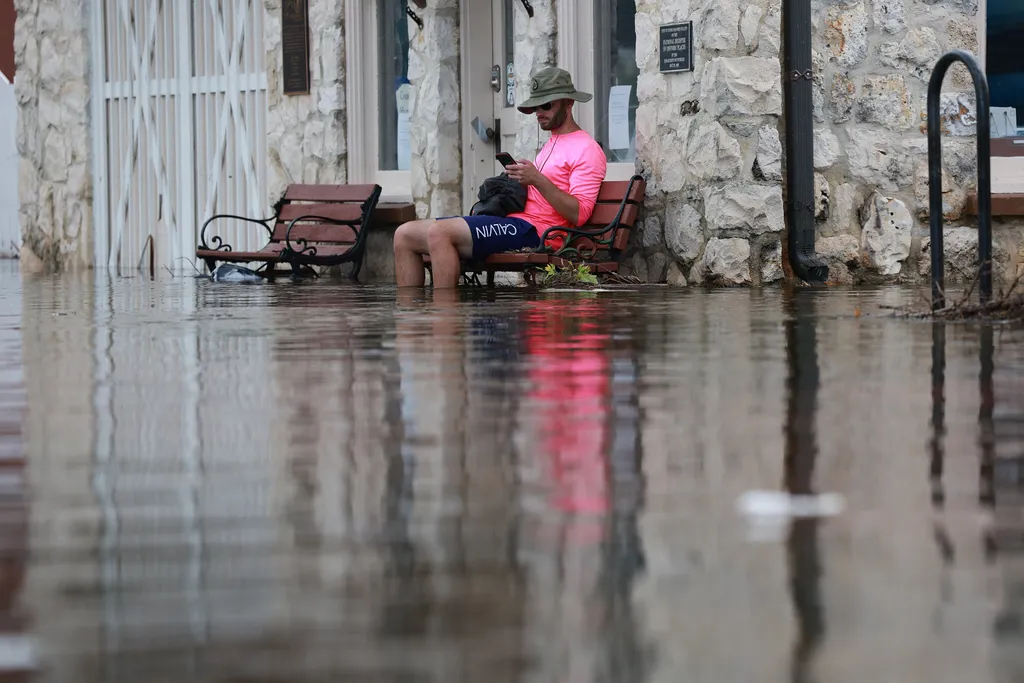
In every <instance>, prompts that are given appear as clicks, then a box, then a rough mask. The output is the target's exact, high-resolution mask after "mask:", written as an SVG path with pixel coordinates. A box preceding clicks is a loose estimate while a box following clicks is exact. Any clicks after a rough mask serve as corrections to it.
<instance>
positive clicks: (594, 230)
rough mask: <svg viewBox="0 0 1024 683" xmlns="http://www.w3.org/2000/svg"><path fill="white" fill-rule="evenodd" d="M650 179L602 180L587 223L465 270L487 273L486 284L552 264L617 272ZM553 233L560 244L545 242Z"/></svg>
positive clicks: (548, 232) (467, 263)
mask: <svg viewBox="0 0 1024 683" xmlns="http://www.w3.org/2000/svg"><path fill="white" fill-rule="evenodd" d="M646 189H647V183H646V182H645V181H644V179H643V176H640V175H634V176H633V177H632V178H630V179H629V180H606V181H604V182H603V183H601V191H600V193H599V194H598V196H597V204H596V205H595V206H594V212H593V213H592V214H591V215H590V218H589V219H588V221H587V223H586V225H582V226H579V227H576V228H548V229H547V230H545V231H544V234H543V235H541V246H540V247H538V249H537V250H535V251H532V252H526V253H524V252H503V253H499V254H492V255H490V256H488V257H487V258H486V259H485V260H483V261H464V262H463V264H462V270H463V273H464V274H473V275H477V276H478V275H480V274H481V273H486V274H487V284H488V285H493V284H494V275H495V273H499V272H523V271H531V270H533V269H535V268H544V267H545V266H547V265H548V264H553V265H554V266H555V267H557V268H565V267H570V266H575V265H579V264H581V263H583V264H586V265H587V266H588V267H589V268H590V272H592V273H594V274H597V273H614V272H617V271H618V269H619V261H620V259H621V258H622V255H623V254H624V253H625V251H626V245H627V244H628V243H629V233H630V231H631V230H632V229H633V226H634V225H636V220H637V217H638V216H639V213H640V208H641V207H642V206H643V202H644V193H645V192H646ZM548 238H561V240H562V243H561V245H560V246H558V247H556V248H552V247H549V246H545V244H546V242H547V240H548Z"/></svg>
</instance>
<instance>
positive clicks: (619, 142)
mask: <svg viewBox="0 0 1024 683" xmlns="http://www.w3.org/2000/svg"><path fill="white" fill-rule="evenodd" d="M632 94H633V86H631V85H613V86H612V87H611V90H610V91H609V93H608V148H609V149H629V96H630V95H632Z"/></svg>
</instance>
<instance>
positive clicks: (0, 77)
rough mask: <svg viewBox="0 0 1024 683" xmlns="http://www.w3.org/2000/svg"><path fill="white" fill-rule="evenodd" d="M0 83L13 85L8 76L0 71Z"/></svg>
mask: <svg viewBox="0 0 1024 683" xmlns="http://www.w3.org/2000/svg"><path fill="white" fill-rule="evenodd" d="M0 82H3V83H4V84H5V85H13V83H11V81H10V79H8V78H7V74H5V73H4V72H3V71H0Z"/></svg>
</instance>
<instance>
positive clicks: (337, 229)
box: [273, 223, 358, 246]
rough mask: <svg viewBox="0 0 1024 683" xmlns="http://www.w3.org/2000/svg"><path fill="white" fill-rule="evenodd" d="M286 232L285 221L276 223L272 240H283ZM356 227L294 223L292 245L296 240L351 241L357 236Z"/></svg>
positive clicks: (347, 242) (291, 236)
mask: <svg viewBox="0 0 1024 683" xmlns="http://www.w3.org/2000/svg"><path fill="white" fill-rule="evenodd" d="M287 232H288V224H287V223H278V224H277V225H276V226H275V227H274V237H273V239H274V240H283V239H284V238H285V236H286V233H287ZM357 234H358V233H357V228H356V226H353V225H333V224H331V223H296V224H295V227H294V228H293V229H292V233H291V235H288V237H290V238H291V241H292V245H293V246H294V245H295V241H296V240H300V239H303V240H306V241H307V242H339V243H342V244H350V243H352V242H353V241H354V240H355V239H356V236H357Z"/></svg>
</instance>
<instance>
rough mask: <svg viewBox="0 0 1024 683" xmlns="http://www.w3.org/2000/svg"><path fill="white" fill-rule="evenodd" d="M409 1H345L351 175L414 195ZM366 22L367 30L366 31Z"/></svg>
mask: <svg viewBox="0 0 1024 683" xmlns="http://www.w3.org/2000/svg"><path fill="white" fill-rule="evenodd" d="M407 7H408V0H345V25H346V27H347V28H346V31H345V63H346V67H347V68H346V72H345V75H346V84H345V88H346V98H347V102H348V108H347V118H348V122H347V123H348V126H347V133H348V135H347V138H348V178H349V182H352V183H376V184H378V185H380V186H381V188H382V189H383V193H382V195H381V199H382V200H384V201H409V200H411V199H412V182H411V174H410V172H409V165H410V160H411V145H410V139H409V132H410V130H409V108H410V105H411V95H412V85H411V84H410V83H409V42H410V35H409V34H410V28H409V19H408V17H407V16H406V8H407ZM360 27H361V30H360Z"/></svg>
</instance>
